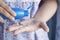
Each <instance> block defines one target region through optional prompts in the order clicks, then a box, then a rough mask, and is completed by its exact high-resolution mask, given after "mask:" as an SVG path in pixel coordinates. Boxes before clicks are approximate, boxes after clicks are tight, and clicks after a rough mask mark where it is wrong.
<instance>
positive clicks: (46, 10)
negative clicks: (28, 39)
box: [35, 1, 57, 22]
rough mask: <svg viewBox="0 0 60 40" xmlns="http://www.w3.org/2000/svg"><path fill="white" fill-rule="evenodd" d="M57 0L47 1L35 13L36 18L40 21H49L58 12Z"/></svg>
mask: <svg viewBox="0 0 60 40" xmlns="http://www.w3.org/2000/svg"><path fill="white" fill-rule="evenodd" d="M56 10H57V2H56V1H45V2H44V3H43V5H42V6H41V7H40V9H39V10H38V12H37V14H36V15H35V19H36V20H38V21H43V22H47V21H48V20H49V19H50V18H51V17H52V16H53V15H54V14H55V12H56Z"/></svg>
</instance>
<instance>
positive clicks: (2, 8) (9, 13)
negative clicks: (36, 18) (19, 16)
mask: <svg viewBox="0 0 60 40" xmlns="http://www.w3.org/2000/svg"><path fill="white" fill-rule="evenodd" d="M0 13H1V14H3V15H4V16H6V17H7V18H9V19H10V20H11V21H14V17H13V16H16V14H15V12H14V11H13V10H12V9H11V8H10V7H8V6H7V5H6V4H5V3H4V2H3V1H2V0H0ZM0 22H2V23H5V20H4V19H3V18H2V17H1V16H0Z"/></svg>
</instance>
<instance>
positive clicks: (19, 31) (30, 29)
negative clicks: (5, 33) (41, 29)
mask: <svg viewBox="0 0 60 40" xmlns="http://www.w3.org/2000/svg"><path fill="white" fill-rule="evenodd" d="M35 30H37V28H36V26H33V25H29V26H27V27H23V28H20V29H18V30H15V31H14V32H13V33H14V35H17V34H19V33H23V32H32V31H35Z"/></svg>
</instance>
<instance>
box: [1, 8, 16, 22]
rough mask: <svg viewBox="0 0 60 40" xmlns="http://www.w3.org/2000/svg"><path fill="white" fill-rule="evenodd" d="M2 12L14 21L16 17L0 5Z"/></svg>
mask: <svg viewBox="0 0 60 40" xmlns="http://www.w3.org/2000/svg"><path fill="white" fill-rule="evenodd" d="M0 13H1V14H3V15H4V16H6V17H7V18H9V19H10V20H12V21H14V20H15V19H14V17H13V16H11V15H10V14H9V13H8V12H7V11H6V10H5V9H3V8H2V7H0Z"/></svg>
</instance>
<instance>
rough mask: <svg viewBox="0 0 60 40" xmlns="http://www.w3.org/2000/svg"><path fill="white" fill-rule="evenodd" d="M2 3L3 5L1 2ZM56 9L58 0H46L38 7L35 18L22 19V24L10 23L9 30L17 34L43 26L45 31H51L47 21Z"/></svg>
mask: <svg viewBox="0 0 60 40" xmlns="http://www.w3.org/2000/svg"><path fill="white" fill-rule="evenodd" d="M0 5H1V3H0ZM3 8H4V7H3ZM4 9H6V8H4ZM56 9H57V2H56V0H44V2H43V4H42V6H41V7H40V8H39V9H38V12H37V14H36V15H35V17H34V18H33V19H27V20H25V21H22V22H21V25H17V24H14V25H10V26H9V27H8V28H7V31H8V32H10V31H11V32H13V34H14V35H17V34H19V33H22V32H32V31H36V30H38V29H41V28H42V29H43V30H44V31H46V32H49V28H48V26H47V24H46V22H47V21H48V20H49V19H50V18H51V17H52V16H53V15H54V14H55V12H56ZM2 11H3V10H2ZM6 11H7V10H6ZM9 11H11V10H9ZM9 11H7V12H9ZM12 12H13V11H12ZM0 13H2V12H1V11H0ZM3 13H4V12H3ZM3 13H2V14H3ZM9 13H10V12H9ZM9 13H8V14H9ZM13 15H15V14H13ZM8 18H9V17H8ZM9 19H10V18H9ZM26 25H27V26H26Z"/></svg>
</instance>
